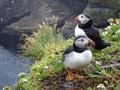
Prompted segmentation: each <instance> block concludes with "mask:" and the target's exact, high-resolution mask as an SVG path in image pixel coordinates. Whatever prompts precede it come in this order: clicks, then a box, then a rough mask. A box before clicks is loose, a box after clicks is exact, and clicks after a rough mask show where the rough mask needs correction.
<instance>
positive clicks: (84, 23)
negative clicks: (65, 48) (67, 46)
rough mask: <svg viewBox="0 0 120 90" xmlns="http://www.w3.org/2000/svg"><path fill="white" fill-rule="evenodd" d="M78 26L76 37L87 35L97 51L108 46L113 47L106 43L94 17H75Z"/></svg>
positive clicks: (83, 15) (84, 15) (86, 15)
mask: <svg viewBox="0 0 120 90" xmlns="http://www.w3.org/2000/svg"><path fill="white" fill-rule="evenodd" d="M75 21H77V25H76V27H75V37H78V36H79V35H81V34H86V35H87V37H88V38H90V39H91V40H92V41H93V42H94V43H95V45H94V46H93V47H94V48H95V49H96V50H102V49H104V48H106V47H108V46H111V44H110V43H107V42H105V41H104V40H103V39H102V38H101V36H100V33H99V30H98V29H97V28H96V27H95V26H94V24H93V20H92V17H91V16H90V15H89V14H87V13H84V14H80V15H78V16H77V17H75Z"/></svg>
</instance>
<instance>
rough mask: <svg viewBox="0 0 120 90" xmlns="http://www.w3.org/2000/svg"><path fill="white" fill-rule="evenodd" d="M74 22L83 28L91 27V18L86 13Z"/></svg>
mask: <svg viewBox="0 0 120 90" xmlns="http://www.w3.org/2000/svg"><path fill="white" fill-rule="evenodd" d="M75 21H77V24H79V25H81V26H82V27H83V28H84V27H91V25H92V17H91V16H90V15H89V14H87V13H82V14H80V15H78V16H77V17H75Z"/></svg>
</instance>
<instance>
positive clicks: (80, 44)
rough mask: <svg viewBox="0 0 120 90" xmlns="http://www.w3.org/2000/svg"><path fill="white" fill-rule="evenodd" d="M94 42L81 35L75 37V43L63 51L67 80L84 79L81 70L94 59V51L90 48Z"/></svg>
mask: <svg viewBox="0 0 120 90" xmlns="http://www.w3.org/2000/svg"><path fill="white" fill-rule="evenodd" d="M92 44H93V42H91V40H90V39H89V38H88V37H87V36H85V35H81V36H78V37H77V38H75V40H74V42H73V45H71V46H69V47H68V48H67V49H66V50H65V51H64V53H63V63H64V65H65V67H66V69H67V76H66V80H67V81H72V80H78V81H79V80H83V79H84V76H81V75H80V72H79V70H80V69H82V68H85V67H87V66H88V65H89V64H90V62H91V60H92V52H91V50H90V49H89V46H91V45H92Z"/></svg>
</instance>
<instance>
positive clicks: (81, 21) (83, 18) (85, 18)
mask: <svg viewBox="0 0 120 90" xmlns="http://www.w3.org/2000/svg"><path fill="white" fill-rule="evenodd" d="M78 20H79V21H80V23H81V24H86V23H87V22H88V21H89V20H90V19H89V18H88V17H86V16H85V15H84V14H80V15H79V16H78Z"/></svg>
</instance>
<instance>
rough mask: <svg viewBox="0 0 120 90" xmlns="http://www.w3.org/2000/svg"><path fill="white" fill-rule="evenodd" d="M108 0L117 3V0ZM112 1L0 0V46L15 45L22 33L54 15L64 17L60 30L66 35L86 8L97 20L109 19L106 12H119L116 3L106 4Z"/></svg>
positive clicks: (30, 30) (10, 46)
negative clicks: (76, 16) (75, 18)
mask: <svg viewBox="0 0 120 90" xmlns="http://www.w3.org/2000/svg"><path fill="white" fill-rule="evenodd" d="M110 1H113V2H115V3H116V4H118V1H119V0H116V1H115V0H110ZM104 2H106V3H104ZM113 2H112V3H113ZM99 3H101V4H100V5H98V4H99ZM112 3H111V2H110V3H109V4H108V3H107V0H0V45H3V46H5V47H7V48H16V47H17V44H18V43H19V37H20V35H21V34H22V33H26V34H29V35H30V34H32V32H33V31H34V30H35V29H36V28H37V27H38V24H39V23H41V22H42V21H43V20H44V19H45V18H46V17H48V18H50V17H52V16H53V15H55V16H59V19H63V20H64V19H65V21H66V22H67V25H66V26H65V27H64V29H63V32H64V35H65V36H66V37H68V36H69V35H70V34H71V33H72V32H73V29H74V27H73V26H74V25H73V23H72V22H73V17H74V16H75V15H77V14H79V13H81V12H82V11H83V10H84V9H85V10H84V11H86V10H87V11H88V12H89V13H91V12H92V13H91V14H92V15H95V16H97V18H98V19H97V20H100V19H101V18H103V17H101V15H102V16H105V18H108V17H109V16H110V15H107V14H108V13H109V11H110V12H112V13H113V15H116V13H117V14H118V12H114V10H117V9H116V8H118V7H116V5H113V7H114V8H109V7H106V5H107V6H112ZM94 5H95V6H94ZM101 5H102V6H101ZM93 6H94V7H93ZM103 6H104V7H105V9H103ZM111 10H112V11H111ZM117 11H118V10H117ZM99 12H100V13H99Z"/></svg>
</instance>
